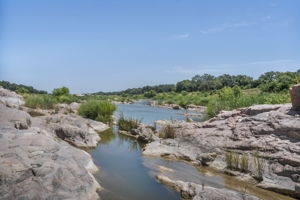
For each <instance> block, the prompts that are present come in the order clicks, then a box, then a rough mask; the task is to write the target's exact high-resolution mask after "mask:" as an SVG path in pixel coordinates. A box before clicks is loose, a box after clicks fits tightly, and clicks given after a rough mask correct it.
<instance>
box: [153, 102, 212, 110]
mask: <svg viewBox="0 0 300 200" xmlns="http://www.w3.org/2000/svg"><path fill="white" fill-rule="evenodd" d="M149 105H150V106H153V107H159V108H167V109H173V110H188V111H194V112H205V110H206V107H205V106H197V105H193V104H190V105H187V108H186V109H185V108H183V107H181V106H180V105H177V104H167V103H164V104H158V102H157V101H150V102H149Z"/></svg>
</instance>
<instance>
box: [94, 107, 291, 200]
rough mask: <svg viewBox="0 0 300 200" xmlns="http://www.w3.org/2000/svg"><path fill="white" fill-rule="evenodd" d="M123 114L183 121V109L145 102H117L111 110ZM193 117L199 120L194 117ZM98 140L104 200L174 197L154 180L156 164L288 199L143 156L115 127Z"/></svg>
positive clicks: (192, 178) (205, 170)
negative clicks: (173, 108)
mask: <svg viewBox="0 0 300 200" xmlns="http://www.w3.org/2000/svg"><path fill="white" fill-rule="evenodd" d="M120 113H123V115H124V116H125V117H133V118H135V119H141V120H142V122H143V123H146V124H149V125H152V124H153V122H154V121H156V120H170V119H173V120H185V119H186V117H185V116H184V115H183V114H184V113H185V111H180V110H171V109H164V108H157V107H150V106H148V105H147V104H146V103H145V102H139V103H136V104H118V105H117V111H116V112H115V113H114V115H115V117H116V118H118V116H119V115H120ZM193 120H195V121H199V120H201V119H199V118H197V117H193ZM100 136H101V141H100V143H99V145H98V146H97V148H96V149H94V150H93V151H92V152H91V155H92V157H93V159H94V162H95V164H96V165H97V166H98V167H99V168H100V170H99V172H97V173H96V174H95V177H96V179H97V181H98V182H99V183H100V185H101V186H102V187H103V188H104V189H103V190H102V191H101V192H100V196H101V199H103V200H139V199H143V200H152V199H155V200H171V199H172V200H173V199H174V200H177V199H180V194H179V193H178V192H176V191H175V190H173V189H172V188H170V187H168V186H166V185H164V184H161V183H159V182H157V181H156V180H155V174H158V173H159V167H160V166H163V167H166V168H169V169H172V170H174V171H175V173H176V176H175V177H176V178H178V179H180V180H185V179H187V181H192V182H195V183H199V184H202V183H203V184H205V185H210V186H213V187H217V188H224V187H225V188H230V189H234V190H237V191H244V190H245V188H247V191H246V192H247V193H251V194H254V195H257V196H259V197H260V198H262V199H265V200H271V199H272V200H273V199H274V200H280V199H282V200H283V199H287V200H288V199H290V198H288V197H284V196H281V195H278V194H275V193H273V192H268V191H265V190H262V189H258V188H256V187H254V186H252V185H250V184H245V183H242V182H240V181H237V180H236V179H235V178H232V177H230V176H226V175H223V174H220V173H218V172H215V171H213V170H210V169H209V168H199V169H197V168H195V167H193V166H191V165H189V164H186V163H183V162H177V161H171V160H165V159H160V158H149V157H145V156H142V146H143V144H141V143H138V142H136V140H135V139H134V138H132V137H129V136H125V135H122V134H119V133H118V127H117V126H114V127H113V128H111V129H110V130H108V131H106V132H104V133H101V135H100Z"/></svg>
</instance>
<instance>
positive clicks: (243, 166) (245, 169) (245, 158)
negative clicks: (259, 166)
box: [241, 154, 249, 172]
mask: <svg viewBox="0 0 300 200" xmlns="http://www.w3.org/2000/svg"><path fill="white" fill-rule="evenodd" d="M248 168H249V157H248V156H247V155H246V154H243V155H242V157H241V171H242V172H248Z"/></svg>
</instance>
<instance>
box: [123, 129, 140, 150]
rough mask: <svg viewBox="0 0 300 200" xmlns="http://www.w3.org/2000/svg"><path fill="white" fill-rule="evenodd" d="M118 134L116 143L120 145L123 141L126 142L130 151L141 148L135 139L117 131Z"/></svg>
mask: <svg viewBox="0 0 300 200" xmlns="http://www.w3.org/2000/svg"><path fill="white" fill-rule="evenodd" d="M118 135H119V141H118V144H119V145H120V146H121V145H122V144H123V143H124V142H126V143H127V144H128V149H129V151H130V152H132V151H140V150H141V145H140V144H139V143H138V142H137V141H136V139H134V138H132V137H130V136H127V135H123V134H121V133H118Z"/></svg>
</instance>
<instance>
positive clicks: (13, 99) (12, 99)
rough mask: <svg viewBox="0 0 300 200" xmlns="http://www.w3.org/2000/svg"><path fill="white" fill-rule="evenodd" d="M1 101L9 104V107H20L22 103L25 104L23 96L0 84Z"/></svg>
mask: <svg viewBox="0 0 300 200" xmlns="http://www.w3.org/2000/svg"><path fill="white" fill-rule="evenodd" d="M0 103H2V104H4V105H7V106H9V107H16V108H18V107H19V106H20V105H22V104H24V103H25V102H24V100H23V97H22V96H20V95H18V94H17V93H15V92H12V91H10V90H7V89H4V88H3V87H2V86H0Z"/></svg>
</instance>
